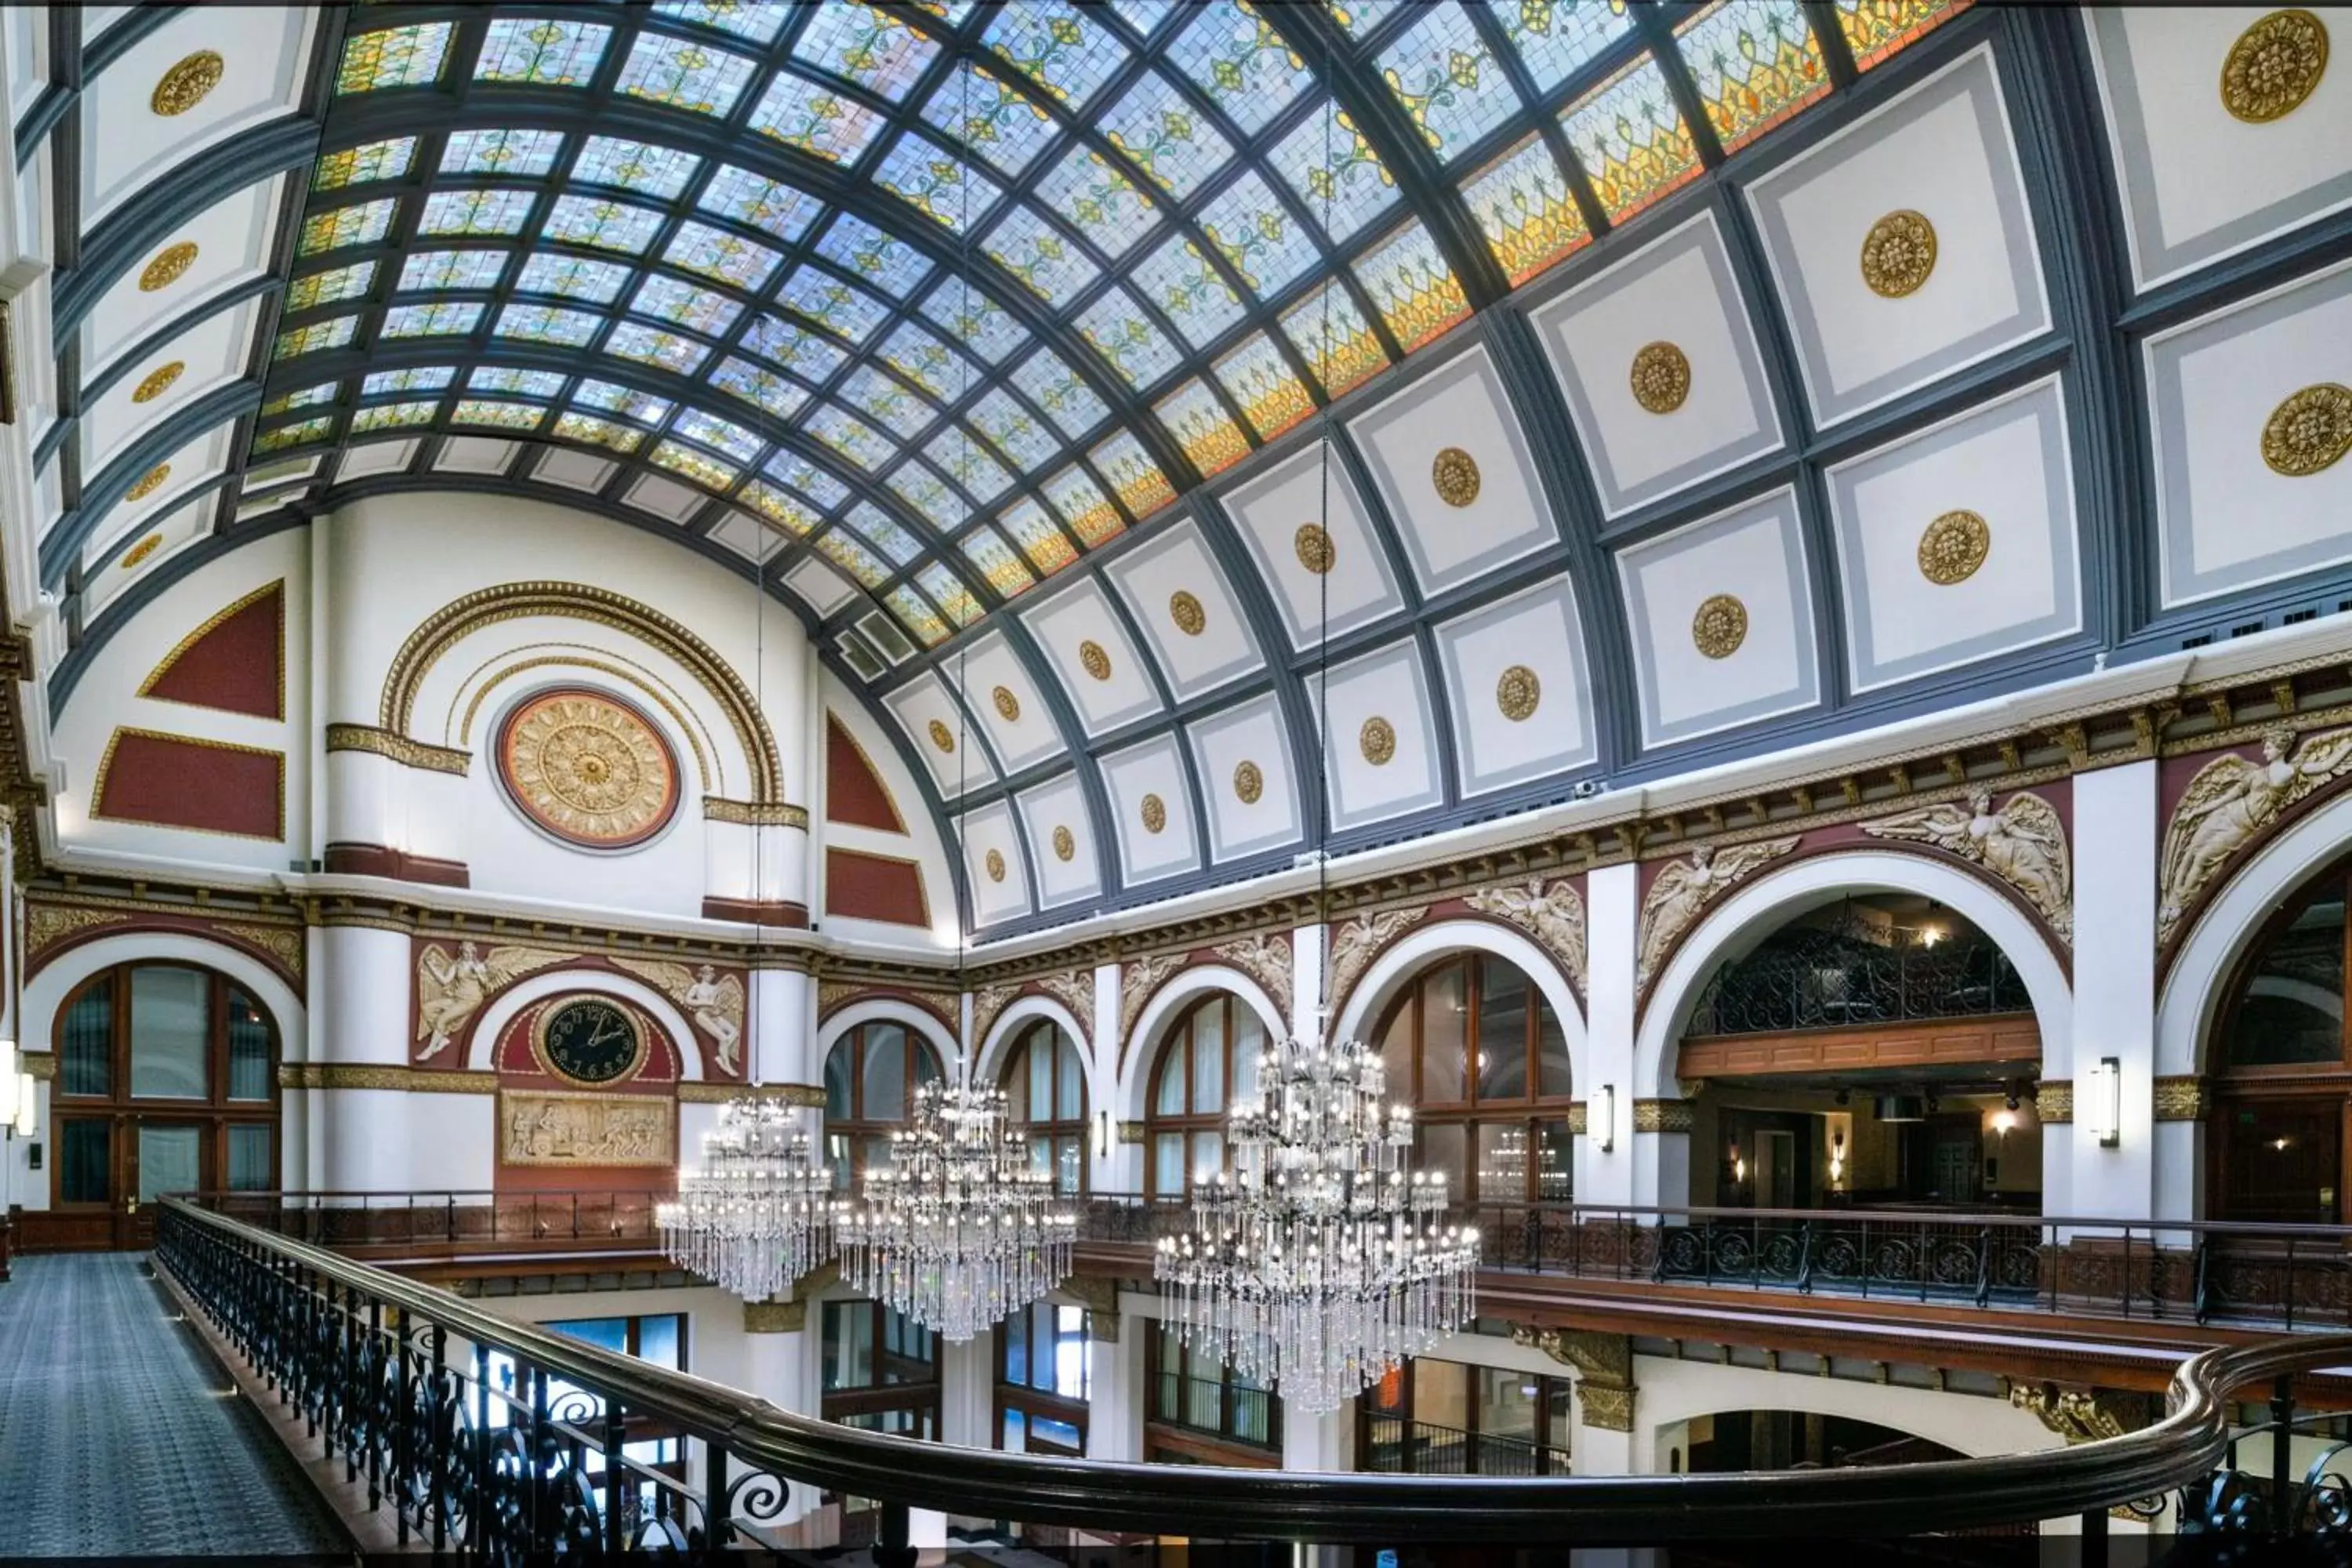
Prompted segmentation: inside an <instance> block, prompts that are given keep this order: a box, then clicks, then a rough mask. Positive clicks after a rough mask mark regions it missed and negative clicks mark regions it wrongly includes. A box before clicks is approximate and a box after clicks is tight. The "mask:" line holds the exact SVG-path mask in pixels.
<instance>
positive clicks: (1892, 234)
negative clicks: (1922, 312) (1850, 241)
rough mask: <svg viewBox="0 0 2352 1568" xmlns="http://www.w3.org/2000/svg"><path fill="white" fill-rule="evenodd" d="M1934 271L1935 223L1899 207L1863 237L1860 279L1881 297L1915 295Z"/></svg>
mask: <svg viewBox="0 0 2352 1568" xmlns="http://www.w3.org/2000/svg"><path fill="white" fill-rule="evenodd" d="M1935 270H1936V226H1935V225H1934V224H1932V223H1929V222H1928V221H1927V215H1926V214H1925V213H1919V212H1914V211H1912V210H1911V209H1910V208H1909V207H1901V208H1898V209H1896V210H1895V211H1894V212H1891V213H1888V214H1887V215H1886V216H1885V217H1883V218H1880V219H1879V220H1878V221H1877V222H1876V223H1874V224H1872V225H1871V226H1870V232H1869V233H1868V234H1866V235H1864V237H1863V240H1862V280H1863V282H1864V283H1865V284H1867V285H1869V288H1870V291H1871V292H1872V293H1874V294H1875V295H1877V296H1878V297H1879V298H1880V299H1882V300H1900V299H1902V298H1904V297H1905V296H1906V295H1909V294H1916V293H1917V292H1918V291H1919V289H1920V288H1921V287H1922V286H1923V285H1924V284H1926V282H1927V275H1928V274H1929V273H1931V272H1933V271H1935Z"/></svg>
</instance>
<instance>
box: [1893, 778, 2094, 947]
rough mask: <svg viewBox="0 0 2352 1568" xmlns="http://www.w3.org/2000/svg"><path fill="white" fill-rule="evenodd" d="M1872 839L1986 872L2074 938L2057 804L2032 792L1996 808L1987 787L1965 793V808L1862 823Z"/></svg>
mask: <svg viewBox="0 0 2352 1568" xmlns="http://www.w3.org/2000/svg"><path fill="white" fill-rule="evenodd" d="M1862 830H1863V831H1864V833H1867V834H1869V835H1870V836H1871V837H1874V838H1902V839H1907V840H1909V841H1911V842H1912V843H1915V844H1932V845H1934V846H1935V847H1937V848H1938V849H1941V850H1944V851H1946V852H1947V853H1948V854H1953V855H1957V856H1958V857H1959V858H1961V859H1963V860H1967V861H1970V862H1973V863H1974V864H1976V865H1979V866H1981V867H1983V868H1985V869H1986V870H1988V871H1990V872H1991V873H1992V874H1993V875H1994V876H1996V877H1999V878H2000V879H2001V880H2002V881H2004V882H2007V883H2008V884H2009V885H2010V886H2011V887H2012V888H2015V889H2017V890H2018V891H2019V892H2021V893H2022V894H2024V895H2025V900H2026V902H2028V903H2030V904H2032V906H2033V907H2034V908H2035V909H2036V910H2039V911H2040V912H2041V915H2042V919H2043V920H2045V921H2049V922H2050V929H2051V930H2052V931H2056V932H2057V933H2058V934H2059V936H2061V937H2062V938H2063V939H2065V940H2066V941H2068V942H2072V941H2074V872H2073V870H2072V868H2070V867H2069V865H2068V863H2067V858H2066V827H2065V825H2064V824H2063V823H2062V822H2060V821H2059V820H2058V808H2057V807H2056V806H2053V805H2051V804H2050V803H2049V802H2048V801H2046V800H2044V799H2042V797H2041V796H2040V795H2011V796H2010V797H2009V803H2008V804H2007V805H2003V806H2002V807H2001V808H2000V810H1999V811H1995V810H1994V809H1993V808H1992V792H1991V791H1990V790H1982V789H1976V790H1970V791H1969V804H1968V805H1967V807H1966V808H1965V809H1963V808H1962V807H1961V806H1959V805H1957V804H1955V803H1952V802H1946V803H1945V804H1944V805H1923V806H1921V807H1919V809H1917V810H1916V811H1905V812H1898V813H1896V814H1895V816H1886V817H1881V818H1880V819H1879V820H1878V821H1876V822H1865V823H1864V824H1863V825H1862Z"/></svg>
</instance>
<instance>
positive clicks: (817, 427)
mask: <svg viewBox="0 0 2352 1568" xmlns="http://www.w3.org/2000/svg"><path fill="white" fill-rule="evenodd" d="M802 428H803V429H804V430H806V431H807V432H808V433H809V434H810V435H811V436H814V437H816V438H817V439H818V440H820V441H822V442H824V444H825V445H826V446H828V447H832V448H833V449H834V450H835V451H836V452H838V453H840V454H841V455H842V456H843V457H845V458H848V459H849V460H850V461H851V462H853V463H856V465H857V466H858V467H859V468H864V469H866V470H867V471H868V472H869V473H870V472H872V471H874V470H876V469H877V468H881V466H882V465H883V464H885V463H887V462H888V461H889V460H890V458H891V457H892V456H893V455H894V454H895V453H896V452H897V450H898V448H897V447H893V446H892V445H891V444H890V443H889V441H887V439H885V438H884V437H882V436H881V434H880V433H878V432H877V431H876V430H875V428H874V427H873V426H870V425H868V424H866V422H865V421H864V420H862V419H860V418H858V417H857V416H856V415H854V414H852V413H850V412H849V411H848V410H847V409H845V408H843V407H842V406H841V405H838V404H834V403H820V404H818V405H816V407H815V408H814V409H813V410H811V411H810V413H809V415H808V417H807V419H806V420H805V421H804V422H803V426H802Z"/></svg>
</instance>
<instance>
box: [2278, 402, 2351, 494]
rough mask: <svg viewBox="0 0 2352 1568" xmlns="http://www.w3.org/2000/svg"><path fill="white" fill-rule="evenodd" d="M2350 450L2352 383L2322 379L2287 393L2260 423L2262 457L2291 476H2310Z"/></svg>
mask: <svg viewBox="0 0 2352 1568" xmlns="http://www.w3.org/2000/svg"><path fill="white" fill-rule="evenodd" d="M2347 451H2352V386H2344V385H2341V384H2338V383H2336V382H2332V381H2323V382H2320V383H2318V384H2315V385H2313V386H2306V387H2305V388H2304V389H2303V390H2302V391H2300V392H2297V393H2294V394H2293V395H2290V396H2289V397H2288V398H2287V399H2286V401H2284V403H2281V404H2280V405H2278V406H2277V407H2276V408H2274V409H2273V410H2271V416H2270V418H2269V419H2268V420H2266V421H2265V422H2264V423H2263V462H2265V463H2268V464H2269V465H2270V466H2271V471H2272V472H2273V473H2277V474H2283V475H2284V476H2285V477H2286V478H2288V479H2309V478H2310V477H2311V476H2312V475H2314V474H2315V473H2318V472H2319V471H2320V470H2321V469H2323V468H2334V467H2335V466H2336V461H2337V460H2338V459H2339V458H2342V457H2343V456H2344V454H2345V453H2346V452H2347Z"/></svg>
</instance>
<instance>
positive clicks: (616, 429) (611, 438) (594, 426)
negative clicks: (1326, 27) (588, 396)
mask: <svg viewBox="0 0 2352 1568" xmlns="http://www.w3.org/2000/svg"><path fill="white" fill-rule="evenodd" d="M555 434H556V436H557V437H559V438H561V439H562V440H566V441H579V442H582V443H583V444H585V445H588V446H592V447H611V448H612V449H613V450H614V451H615V452H634V451H635V450H636V449H637V445H638V443H639V442H641V441H643V440H644V439H645V438H646V433H645V432H644V431H642V430H638V429H635V428H632V427H631V426H626V425H615V424H614V423H613V421H611V420H610V419H599V418H597V417H595V416H593V415H590V414H571V413H566V414H564V415H562V416H559V417H558V418H557V419H556V421H555Z"/></svg>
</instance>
